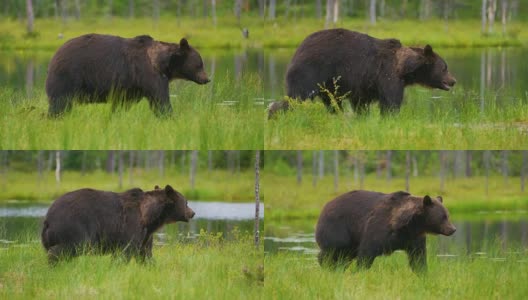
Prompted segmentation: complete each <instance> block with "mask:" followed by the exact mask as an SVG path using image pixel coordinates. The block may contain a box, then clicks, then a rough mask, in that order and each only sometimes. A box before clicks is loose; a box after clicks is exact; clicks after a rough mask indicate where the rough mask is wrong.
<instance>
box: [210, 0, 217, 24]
mask: <svg viewBox="0 0 528 300" xmlns="http://www.w3.org/2000/svg"><path fill="white" fill-rule="evenodd" d="M211 15H212V17H213V25H214V26H215V27H216V0H211Z"/></svg>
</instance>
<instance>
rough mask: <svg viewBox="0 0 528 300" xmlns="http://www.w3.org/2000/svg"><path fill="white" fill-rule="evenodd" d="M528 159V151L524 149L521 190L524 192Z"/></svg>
mask: <svg viewBox="0 0 528 300" xmlns="http://www.w3.org/2000/svg"><path fill="white" fill-rule="evenodd" d="M527 159H528V151H526V150H523V151H522V163H521V192H524V181H525V179H526V161H527Z"/></svg>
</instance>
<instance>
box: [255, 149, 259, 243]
mask: <svg viewBox="0 0 528 300" xmlns="http://www.w3.org/2000/svg"><path fill="white" fill-rule="evenodd" d="M259 223H260V151H259V150H257V152H256V153H255V247H256V248H258V247H259V242H260V229H259V228H260V226H259Z"/></svg>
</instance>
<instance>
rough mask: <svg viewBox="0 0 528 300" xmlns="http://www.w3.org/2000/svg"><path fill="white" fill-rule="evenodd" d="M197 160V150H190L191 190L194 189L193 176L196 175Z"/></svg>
mask: <svg viewBox="0 0 528 300" xmlns="http://www.w3.org/2000/svg"><path fill="white" fill-rule="evenodd" d="M197 161H198V150H192V151H191V170H190V179H191V190H194V178H195V176H196V163H197Z"/></svg>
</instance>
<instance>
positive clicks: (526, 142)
mask: <svg viewBox="0 0 528 300" xmlns="http://www.w3.org/2000/svg"><path fill="white" fill-rule="evenodd" d="M440 93H441V92H438V91H432V90H427V89H424V88H420V87H415V88H408V89H407V90H406V95H405V100H404V104H403V105H402V107H401V110H400V112H399V113H397V114H394V115H391V116H384V117H382V116H381V115H380V113H379V109H378V105H377V104H373V105H371V106H370V108H369V111H368V112H367V113H364V114H360V115H358V114H356V113H354V112H353V111H352V110H351V109H350V105H349V104H348V103H346V102H345V103H344V104H345V105H344V106H345V109H344V111H345V112H344V113H343V114H330V113H329V112H328V111H327V109H326V108H325V107H324V105H323V103H322V102H321V101H319V100H316V101H314V102H312V101H305V102H302V103H299V102H297V103H293V104H292V108H291V110H290V111H288V112H285V113H280V114H277V115H276V116H275V117H274V118H272V119H271V120H269V121H268V122H267V123H266V129H265V139H266V140H265V148H266V149H269V150H273V149H321V148H323V149H364V150H368V149H376V150H379V149H391V150H395V149H427V150H431V149H525V148H526V147H528V139H526V135H527V133H528V96H527V95H524V94H521V95H497V94H496V93H486V94H485V96H483V97H480V96H478V95H476V94H475V93H474V91H473V90H470V89H469V90H464V89H460V91H458V90H456V91H453V92H450V93H444V94H440Z"/></svg>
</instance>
